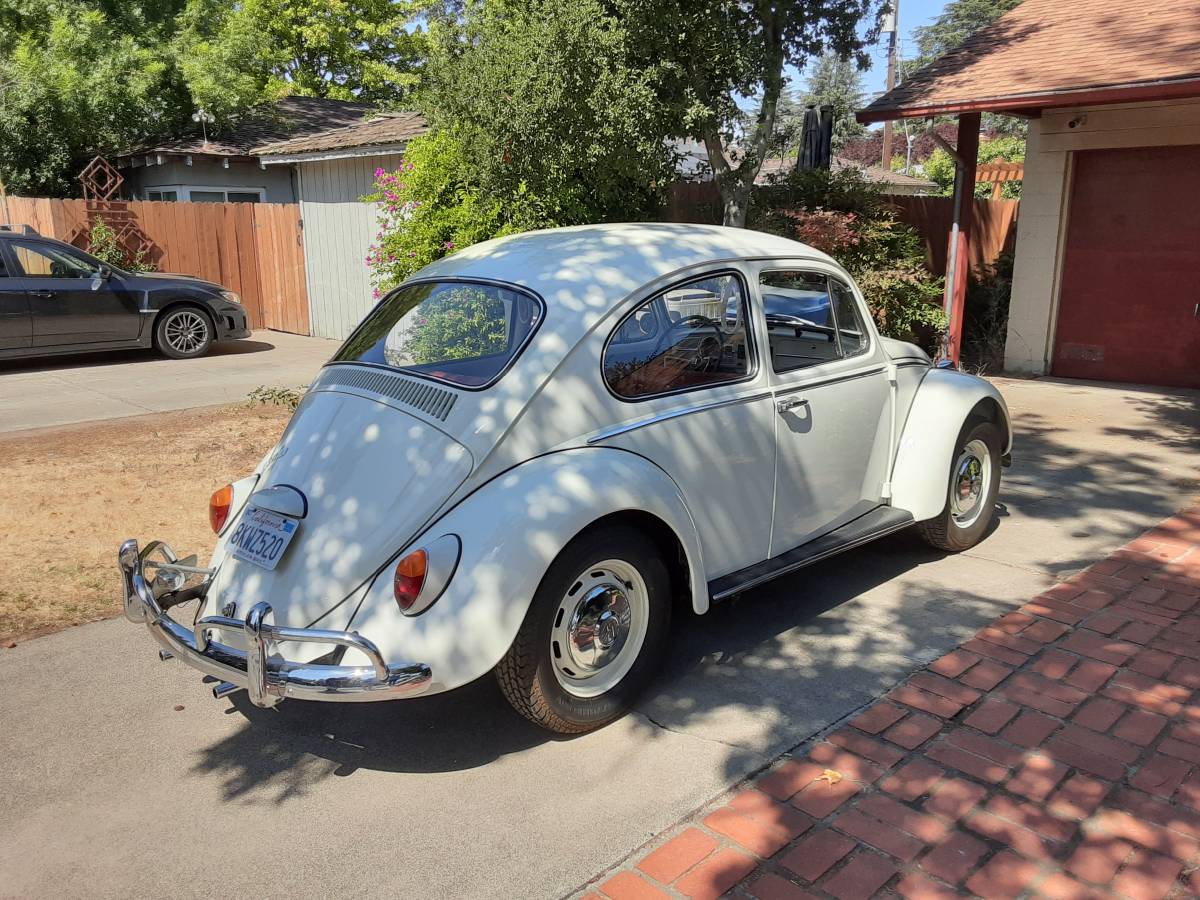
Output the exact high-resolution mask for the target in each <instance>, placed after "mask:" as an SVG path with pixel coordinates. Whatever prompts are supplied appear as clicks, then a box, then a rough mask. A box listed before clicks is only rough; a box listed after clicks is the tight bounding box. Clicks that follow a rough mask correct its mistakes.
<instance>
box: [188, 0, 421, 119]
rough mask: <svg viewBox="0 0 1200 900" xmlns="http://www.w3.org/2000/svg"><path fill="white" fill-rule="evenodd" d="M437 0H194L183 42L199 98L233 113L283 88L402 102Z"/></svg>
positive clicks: (223, 115) (221, 113)
mask: <svg viewBox="0 0 1200 900" xmlns="http://www.w3.org/2000/svg"><path fill="white" fill-rule="evenodd" d="M431 5H432V0H241V2H231V0H187V7H186V9H185V11H184V12H183V14H182V16H181V17H180V18H181V27H180V32H179V37H178V39H177V41H176V46H177V50H178V56H179V60H180V65H181V67H182V69H183V71H184V74H185V77H186V79H187V82H188V86H189V88H190V89H191V91H192V95H193V97H194V98H195V100H196V103H197V104H198V105H200V106H203V107H204V108H205V109H207V110H208V111H209V112H212V113H213V114H214V115H215V116H217V118H218V121H220V120H222V119H227V118H228V117H230V116H231V115H232V114H234V113H236V112H237V111H239V110H241V109H244V108H245V107H246V106H247V104H248V102H251V101H253V100H254V99H256V98H261V97H263V96H272V95H278V94H281V93H292V94H303V95H307V96H313V97H330V98H334V99H338V100H358V101H362V102H370V103H378V104H393V105H394V104H399V103H402V102H403V101H404V100H406V99H407V98H408V96H409V95H410V94H411V92H412V89H413V88H414V87H415V86H416V84H417V82H418V79H419V76H418V71H419V69H420V66H421V64H422V61H423V57H424V52H425V33H424V32H423V31H422V30H421V29H419V28H412V27H410V26H411V25H412V23H413V22H414V21H415V20H416V19H417V18H418V17H419V16H420V15H421V14H422V13H424V12H425V11H426V10H427V9H428V8H429V7H430V6H431Z"/></svg>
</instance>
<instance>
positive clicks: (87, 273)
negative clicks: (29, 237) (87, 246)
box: [9, 241, 96, 278]
mask: <svg viewBox="0 0 1200 900" xmlns="http://www.w3.org/2000/svg"><path fill="white" fill-rule="evenodd" d="M9 246H10V247H12V250H13V253H14V255H15V256H16V257H17V265H18V266H19V267H20V269H21V271H22V272H24V274H25V276H26V277H28V278H91V277H92V276H93V275H94V274H96V270H95V268H94V267H93V266H92V265H91V263H89V262H87V261H86V260H83V259H80V258H79V257H77V256H74V255H72V254H70V253H68V252H67V251H65V250H60V249H59V248H58V247H52V246H50V245H48V244H26V243H23V242H21V241H13V242H12V243H10V244H9Z"/></svg>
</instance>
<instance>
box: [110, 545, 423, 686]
mask: <svg viewBox="0 0 1200 900" xmlns="http://www.w3.org/2000/svg"><path fill="white" fill-rule="evenodd" d="M150 546H157V547H159V548H162V549H163V550H164V551H165V553H164V555H165V556H166V560H167V561H165V562H162V563H155V564H154V565H156V566H157V567H158V568H159V569H172V568H175V566H173V565H172V564H173V563H174V562H175V555H174V554H173V553H172V552H171V550H170V548H169V547H167V546H166V545H165V544H158V545H150ZM144 560H145V554H144V553H139V552H138V544H137V541H135V540H128V541H125V542H124V543H123V544H121V549H120V550H119V551H118V553H117V568H118V569H120V572H121V579H122V582H123V584H124V590H125V617H126V618H127V619H129V620H130V621H131V622H137V623H142V624H145V625H146V627H147V628H149V630H150V633H151V634H152V635H154V639H155V640H157V641H158V642H159V643H160V644H162V645H163V648H164V649H163V650H160V651H159V656H160V657H161V658H162V659H171V658H178V659H180V660H182V661H183V662H185V663H187V664H188V665H189V666H192V667H193V668H195V669H199V670H200V671H201V672H204V673H205V674H207V675H213V676H216V677H217V678H220V679H222V683H221V684H219V685H217V686H216V687H215V688H213V695H214V696H217V697H223V696H226V695H227V694H230V693H233V692H234V691H237V690H240V689H242V688H245V689H246V692H247V694H249V696H250V702H251V703H253V704H254V705H255V706H262V707H270V706H275V705H276V704H277V703H279V702H280V701H281V700H283V699H285V698H287V697H297V698H300V699H304V700H334V701H361V700H391V699H394V698H397V697H408V696H412V695H415V694H420V693H422V692H423V691H425V690H426V689H427V688H428V687H429V686H430V684H431V683H432V680H433V674H432V672H430V669H429V666H427V665H425V664H424V663H401V664H397V665H392V666H389V665H388V664H387V662H386V661H385V660H384V658H383V655H382V654H381V653H380V652H379V648H378V647H376V646H375V644H373V643H372V642H371V641H369V640H368V639H367V638H365V637H363V636H362V635H360V634H358V633H357V632H353V631H325V630H323V629H319V628H286V627H284V626H280V625H268V624H267V622H266V619H267V617H268V616H269V615H270V614H271V606H270V604H268V603H265V602H264V603H258V604H255V606H254V607H253V608H251V610H250V612H249V613H247V614H246V618H245V619H234V618H229V617H226V616H205V617H204V618H202V619H197V620H196V625H195V628H194V629H190V630H189V629H188V628H185V627H184V626H182V625H180V624H179V623H178V622H176V621H175V620H174V619H172V618H171V617H170V616H168V615H167V614H166V613H165V612H164V611H163V608H162V606H160V605H159V602H158V600H157V599H156V598H155V596H154V590H153V589H152V588H151V586H150V583H149V582H148V581H147V580H146V577H145V574H144V573H143V571H142V566H143V562H144ZM178 571H183V572H189V573H192V574H195V573H203V572H204V571H205V570H202V569H198V568H196V567H194V566H184V565H182V564H181V565H180V567H179V569H178ZM207 577H208V578H211V574H209V575H208V576H207ZM215 628H220V629H223V630H229V631H241V632H242V633H243V634H245V636H246V649H245V650H239V649H237V648H236V647H229V646H226V645H225V644H221V643H218V642H217V641H214V640H212V639H211V636H210V632H211V631H212V630H213V629H215ZM287 641H298V642H302V643H316V644H336V645H337V646H339V647H346V648H347V649H352V650H357V651H359V652H361V653H362V654H364V655H365V656H366V657H367V659H368V660H369V661H370V665H366V666H329V665H319V664H316V663H293V662H288V661H287V660H286V659H284V658H282V657H281V656H279V655H278V653H276V652H274V651H275V645H277V644H280V643H284V642H287Z"/></svg>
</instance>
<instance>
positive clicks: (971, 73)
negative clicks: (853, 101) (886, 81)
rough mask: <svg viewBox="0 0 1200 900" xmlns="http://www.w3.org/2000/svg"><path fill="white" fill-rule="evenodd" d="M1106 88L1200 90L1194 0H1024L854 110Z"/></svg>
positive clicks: (967, 105) (1130, 94)
mask: <svg viewBox="0 0 1200 900" xmlns="http://www.w3.org/2000/svg"><path fill="white" fill-rule="evenodd" d="M1106 89H1108V90H1106ZM1100 91H1105V93H1104V94H1099V93H1098V92H1100ZM1088 92H1093V93H1094V94H1095V96H1094V97H1087V94H1088ZM1122 92H1124V94H1122ZM1110 95H1111V99H1109V100H1108V101H1107V102H1114V101H1117V102H1119V101H1120V100H1122V99H1166V98H1167V97H1171V96H1200V0H1120V2H1116V3H1114V2H1113V0H1025V2H1024V3H1022V4H1021V5H1020V6H1018V7H1017V8H1016V9H1014V10H1012V11H1011V12H1009V13H1007V14H1006V15H1004V16H1003V17H1001V18H1000V19H998V20H996V21H995V22H993V23H992V24H991V25H989V26H987V27H985V28H983V29H981V30H980V31H978V32H976V33H975V34H974V35H972V36H971V37H970V38H968V39H967V40H966V42H964V43H963V44H962V45H961V46H959V47H957V48H955V49H954V50H951V51H950V52H949V53H947V54H945V55H944V56H942V57H940V58H938V59H937V60H935V61H934V62H932V63H930V64H929V65H928V66H926V67H925V68H924V69H921V70H920V71H918V72H916V73H915V74H914V75H912V76H911V77H909V78H908V79H907V80H906V81H905V82H904V83H903V84H901V85H900V86H899V87H897V88H895V89H894V90H892V91H889V92H888V93H887V94H884V95H883V96H882V97H880V98H879V99H877V100H875V101H874V102H873V103H871V105H870V106H868V107H867V108H866V109H864V110H863V111H862V112H860V113H859V114H858V118H859V120H860V121H868V122H869V121H881V120H883V119H892V118H903V117H910V116H923V115H932V114H937V113H943V112H955V111H963V110H965V109H1029V110H1035V109H1040V108H1043V107H1046V106H1070V105H1075V104H1076V103H1079V102H1104V100H1102V99H1101V98H1102V97H1109V96H1110Z"/></svg>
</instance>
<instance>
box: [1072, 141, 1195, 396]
mask: <svg viewBox="0 0 1200 900" xmlns="http://www.w3.org/2000/svg"><path fill="white" fill-rule="evenodd" d="M1198 198H1200V146H1183V147H1139V148H1129V149H1119V150H1118V149H1114V150H1085V151H1081V152H1078V153H1076V154H1075V160H1074V172H1073V176H1072V185H1071V191H1070V201H1069V206H1068V213H1067V215H1068V224H1067V231H1066V242H1065V248H1064V255H1063V269H1062V281H1061V288H1060V293H1059V308H1058V320H1057V328H1056V330H1055V337H1054V353H1053V358H1052V362H1051V372H1052V374H1054V375H1059V376H1063V377H1067V378H1092V379H1098V380H1102V381H1127V382H1136V383H1140V384H1154V385H1165V386H1173V387H1200V200H1198Z"/></svg>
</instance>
